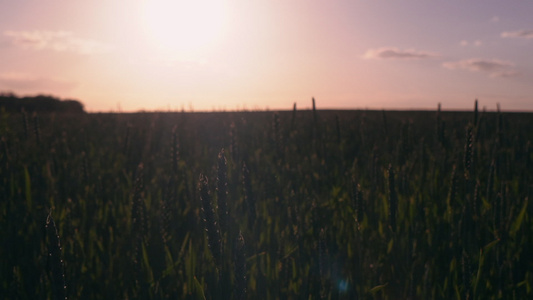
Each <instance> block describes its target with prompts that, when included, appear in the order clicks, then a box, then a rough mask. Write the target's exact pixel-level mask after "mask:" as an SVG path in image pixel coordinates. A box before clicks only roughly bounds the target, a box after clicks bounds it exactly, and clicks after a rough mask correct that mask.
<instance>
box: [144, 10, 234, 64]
mask: <svg viewBox="0 0 533 300" xmlns="http://www.w3.org/2000/svg"><path fill="white" fill-rule="evenodd" d="M142 3H143V6H142V22H143V28H144V31H145V33H146V34H147V35H148V38H149V40H150V43H153V45H154V46H156V47H157V48H158V49H159V50H163V51H166V52H171V53H173V54H175V55H190V54H192V53H194V52H196V51H199V50H205V49H208V48H210V47H214V44H215V43H216V42H217V40H218V39H220V38H221V36H222V33H223V29H224V23H225V18H226V11H225V5H224V1H216V0H195V1H191V0H189V1H183V0H174V1H173V0H145V1H143V2H142Z"/></svg>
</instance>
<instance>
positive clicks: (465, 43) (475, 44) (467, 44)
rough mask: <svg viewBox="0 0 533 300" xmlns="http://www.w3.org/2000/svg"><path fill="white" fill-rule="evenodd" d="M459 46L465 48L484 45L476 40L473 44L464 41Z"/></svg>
mask: <svg viewBox="0 0 533 300" xmlns="http://www.w3.org/2000/svg"><path fill="white" fill-rule="evenodd" d="M459 44H460V45H461V46H463V47H465V46H469V45H472V46H476V47H480V46H481V45H483V42H482V41H481V40H475V41H472V42H469V41H467V40H462V41H461V42H460V43H459Z"/></svg>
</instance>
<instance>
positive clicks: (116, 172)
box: [0, 110, 533, 299]
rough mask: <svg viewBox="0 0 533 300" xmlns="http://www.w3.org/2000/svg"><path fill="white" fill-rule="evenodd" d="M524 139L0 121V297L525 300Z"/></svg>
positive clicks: (340, 124)
mask: <svg viewBox="0 0 533 300" xmlns="http://www.w3.org/2000/svg"><path fill="white" fill-rule="evenodd" d="M532 129H533V115H532V114H531V113H499V112H478V111H474V110H473V111H471V112H444V111H425V112H394V111H327V110H316V111H315V110H305V111H304V110H301V111H300V110H298V111H297V110H294V111H280V112H268V111H264V112H212V113H192V112H190V113H186V112H182V113H138V114H84V115H69V114H30V113H18V114H7V113H5V112H4V113H2V114H0V136H1V141H0V232H1V237H0V240H1V243H2V244H1V248H0V257H1V265H0V272H1V273H0V295H4V296H3V297H5V298H6V299H64V297H65V296H67V297H68V298H70V299H204V298H207V299H320V298H321V299H526V298H529V299H531V298H533V291H532V286H533V255H532V253H533V203H531V201H532V200H533V199H532V192H533V146H532V145H531V143H532V141H533V130H532ZM65 284H66V287H65Z"/></svg>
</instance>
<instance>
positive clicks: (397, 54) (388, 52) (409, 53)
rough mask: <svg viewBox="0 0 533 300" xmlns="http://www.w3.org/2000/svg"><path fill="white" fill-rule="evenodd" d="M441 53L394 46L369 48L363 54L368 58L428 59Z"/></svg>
mask: <svg viewBox="0 0 533 300" xmlns="http://www.w3.org/2000/svg"><path fill="white" fill-rule="evenodd" d="M438 56H439V55H438V54H436V53H433V52H426V51H418V50H414V49H407V50H401V49H398V48H394V47H383V48H378V49H368V50H367V51H366V53H365V54H364V55H363V58H366V59H428V58H435V57H438Z"/></svg>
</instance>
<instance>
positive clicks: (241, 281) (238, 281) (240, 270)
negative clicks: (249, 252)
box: [234, 231, 247, 299]
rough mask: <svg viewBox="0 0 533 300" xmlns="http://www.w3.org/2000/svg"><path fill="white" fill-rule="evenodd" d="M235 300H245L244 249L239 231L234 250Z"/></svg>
mask: <svg viewBox="0 0 533 300" xmlns="http://www.w3.org/2000/svg"><path fill="white" fill-rule="evenodd" d="M234 264H235V299H246V286H247V283H246V249H245V243H244V237H243V236H242V233H241V232H240V231H239V235H238V236H237V239H236V241H235V249H234Z"/></svg>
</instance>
